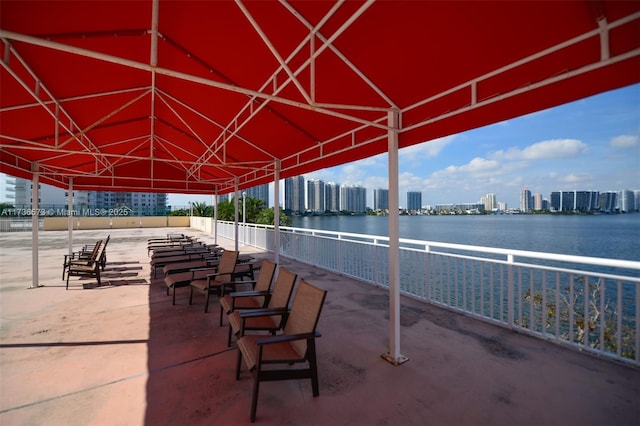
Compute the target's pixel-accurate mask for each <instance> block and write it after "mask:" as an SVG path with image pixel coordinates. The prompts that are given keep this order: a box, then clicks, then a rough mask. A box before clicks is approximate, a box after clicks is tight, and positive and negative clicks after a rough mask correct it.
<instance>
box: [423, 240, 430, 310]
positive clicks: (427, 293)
mask: <svg viewBox="0 0 640 426" xmlns="http://www.w3.org/2000/svg"><path fill="white" fill-rule="evenodd" d="M430 251H431V247H429V245H428V244H427V245H426V246H425V247H424V252H425V262H426V263H427V265H426V266H425V275H426V276H425V286H426V287H427V288H426V289H425V292H424V295H425V298H426V300H427V303H431V268H430V266H431V261H430V260H431V259H430V253H429V252H430Z"/></svg>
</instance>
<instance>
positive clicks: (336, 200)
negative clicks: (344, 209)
mask: <svg viewBox="0 0 640 426" xmlns="http://www.w3.org/2000/svg"><path fill="white" fill-rule="evenodd" d="M324 191H325V208H326V209H327V210H329V211H331V212H338V211H340V185H338V184H337V183H333V182H329V183H327V184H326V185H325V186H324Z"/></svg>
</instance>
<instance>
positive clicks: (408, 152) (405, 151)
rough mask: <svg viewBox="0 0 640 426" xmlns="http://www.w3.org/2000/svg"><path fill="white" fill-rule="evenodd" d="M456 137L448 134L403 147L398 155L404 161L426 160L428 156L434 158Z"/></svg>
mask: <svg viewBox="0 0 640 426" xmlns="http://www.w3.org/2000/svg"><path fill="white" fill-rule="evenodd" d="M454 138H455V135H453V136H446V137H443V138H438V139H434V140H432V141H429V142H424V143H421V144H418V145H413V146H409V147H407V148H402V149H401V150H400V151H399V152H398V155H399V157H400V159H401V160H402V161H409V160H412V161H416V160H424V159H427V158H434V157H437V156H438V155H439V154H440V152H442V150H443V149H444V148H445V147H446V146H447V145H449V144H450V143H451V142H453V139H454Z"/></svg>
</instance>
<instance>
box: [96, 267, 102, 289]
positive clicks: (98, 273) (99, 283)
mask: <svg viewBox="0 0 640 426" xmlns="http://www.w3.org/2000/svg"><path fill="white" fill-rule="evenodd" d="M96 278H97V279H98V287H100V286H101V285H102V282H101V281H100V266H99V265H98V267H97V268H96Z"/></svg>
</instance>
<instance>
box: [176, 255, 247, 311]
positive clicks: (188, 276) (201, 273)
mask: <svg viewBox="0 0 640 426" xmlns="http://www.w3.org/2000/svg"><path fill="white" fill-rule="evenodd" d="M227 252H228V254H227ZM225 256H226V259H227V261H226V262H225V263H226V266H225V267H224V268H225V269H223V270H226V269H228V268H229V265H231V260H233V262H234V263H233V266H232V267H235V262H236V260H235V259H237V256H238V252H237V251H230V250H226V251H225V252H224V253H223V254H222V256H221V257H220V261H218V263H217V264H215V265H211V266H207V267H203V268H193V269H190V270H188V271H184V272H177V273H173V274H168V275H167V276H165V277H164V282H165V284H166V285H167V294H169V290H173V302H172V303H173V304H174V305H175V304H176V289H177V288H178V287H187V286H189V285H190V284H191V283H192V282H194V281H198V280H200V281H202V280H204V281H205V282H206V280H207V276H208V275H212V274H217V273H218V272H219V271H221V267H222V263H223V258H225ZM231 272H233V269H232V270H231ZM227 273H229V272H227ZM191 291H193V290H191ZM191 297H192V295H191V294H190V295H189V303H191Z"/></svg>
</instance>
